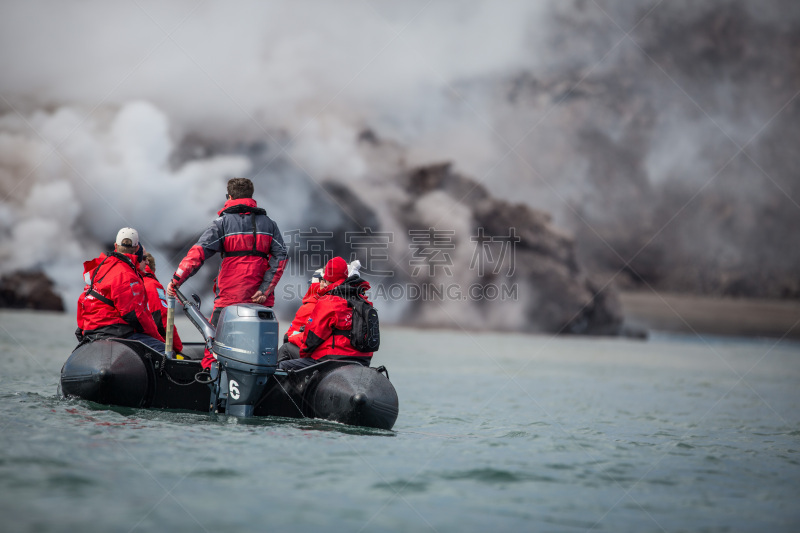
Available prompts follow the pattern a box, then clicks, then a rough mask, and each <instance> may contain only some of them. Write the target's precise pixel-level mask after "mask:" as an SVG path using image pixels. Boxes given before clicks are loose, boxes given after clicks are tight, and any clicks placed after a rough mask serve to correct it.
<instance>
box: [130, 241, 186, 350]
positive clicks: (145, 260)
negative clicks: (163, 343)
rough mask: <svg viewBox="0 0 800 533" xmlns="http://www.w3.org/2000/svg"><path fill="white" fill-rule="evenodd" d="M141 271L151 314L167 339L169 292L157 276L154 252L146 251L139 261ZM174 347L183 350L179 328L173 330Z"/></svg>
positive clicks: (159, 330) (160, 331)
mask: <svg viewBox="0 0 800 533" xmlns="http://www.w3.org/2000/svg"><path fill="white" fill-rule="evenodd" d="M139 271H140V272H141V273H142V277H143V278H144V288H145V290H146V292H147V305H148V306H149V307H150V314H152V315H153V322H155V323H156V327H157V328H158V332H159V333H160V334H161V336H162V337H164V338H165V339H166V338H167V308H168V305H167V293H166V291H165V290H164V286H163V285H162V284H161V282H160V281H158V278H156V258H155V257H153V254H151V253H148V252H146V251H145V253H144V256H143V257H142V262H141V263H139ZM172 349H173V350H174V351H175V353H176V354H179V353H181V352H182V351H183V342H181V337H180V335H178V328H175V327H173V330H172Z"/></svg>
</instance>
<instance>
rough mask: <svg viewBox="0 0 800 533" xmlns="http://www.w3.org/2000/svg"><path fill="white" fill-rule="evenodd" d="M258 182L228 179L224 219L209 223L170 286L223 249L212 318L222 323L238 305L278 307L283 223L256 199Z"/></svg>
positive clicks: (207, 359)
mask: <svg viewBox="0 0 800 533" xmlns="http://www.w3.org/2000/svg"><path fill="white" fill-rule="evenodd" d="M253 190H254V187H253V182H252V181H250V180H249V179H247V178H233V179H231V180H229V181H228V194H227V195H226V198H227V201H226V202H225V205H224V206H223V208H222V209H220V210H219V212H218V215H219V218H217V219H215V220H214V221H213V222H212V223H211V225H209V226H208V228H206V230H205V232H203V235H201V236H200V239H199V240H198V241H197V244H195V245H194V246H192V248H191V249H190V250H189V253H188V254H186V257H184V258H183V260H182V261H181V262H180V264H179V265H178V269H177V270H176V271H175V274H174V275H173V276H172V281H170V283H169V285H168V286H167V294H169V295H170V296H174V295H175V290H174V289H176V288H178V287H180V286H181V285H182V284H183V283H184V282H185V281H186V280H187V279H189V278H190V277H192V276H193V275H194V274H195V272H197V271H198V270H199V269H200V267H201V266H203V263H204V262H205V260H206V259H208V258H209V257H211V256H213V255H214V254H216V253H218V252H219V253H220V254H222V264H221V265H220V267H219V274H217V279H216V280H215V282H214V293H215V294H216V297H215V298H214V311H213V313H212V314H211V320H210V322H211V323H212V324H213V325H214V326H216V324H217V321H218V320H219V315H220V313H221V312H222V310H223V309H224V308H225V307H227V306H229V305H234V304H240V303H257V304H261V305H266V306H267V307H272V306H273V305H274V304H275V286H276V285H277V284H278V281H279V280H280V279H281V276H282V275H283V270H284V268H285V267H286V255H287V254H286V246H285V245H284V244H283V237H281V232H280V230H279V229H278V225H277V224H275V222H274V221H273V220H272V219H271V218H269V217H268V216H267V212H266V211H265V210H264V209H261V208H260V207H258V205H257V204H256V201H255V200H253ZM213 361H214V357H213V355H212V354H211V352H209V351H208V350H206V353H205V357H203V361H202V363H201V364H202V367H203V368H209V367H211V363H212V362H213Z"/></svg>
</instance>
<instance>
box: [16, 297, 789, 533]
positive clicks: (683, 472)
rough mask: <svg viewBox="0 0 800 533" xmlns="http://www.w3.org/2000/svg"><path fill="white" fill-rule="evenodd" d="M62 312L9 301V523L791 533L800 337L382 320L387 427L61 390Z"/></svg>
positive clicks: (67, 338)
mask: <svg viewBox="0 0 800 533" xmlns="http://www.w3.org/2000/svg"><path fill="white" fill-rule="evenodd" d="M74 327H75V324H74V317H72V316H71V315H62V314H51V313H31V312H11V311H0V353H2V355H0V361H2V364H3V372H2V374H1V375H0V531H3V532H6V531H13V532H17V531H20V532H28V531H30V532H33V531H37V532H50V531H64V532H67V531H70V532H73V531H82V532H87V531H104V532H106V531H112V532H117V531H119V532H134V531H142V532H144V531H170V532H178V531H193V532H198V531H200V532H202V531H207V532H217V531H236V532H243V531H287V532H289V531H291V532H295V531H299V532H305V531H308V532H311V531H355V532H358V531H437V532H445V531H453V532H455V531H458V532H461V531H493V532H498V531H565V532H566V531H570V532H571V531H613V532H621V531H636V532H641V531H653V532H677V531H693V532H695V531H709V532H711V531H714V532H722V531H786V532H789V531H798V530H800V510H798V505H797V503H798V501H799V500H800V498H799V497H800V387H798V384H800V344H797V343H791V342H786V341H783V342H779V341H776V340H742V339H720V338H699V337H690V336H684V337H679V336H661V337H659V336H656V337H653V338H651V340H649V341H646V342H642V341H633V340H627V339H608V338H603V339H595V338H564V337H560V338H553V337H550V336H530V335H511V334H477V333H471V332H454V331H427V330H425V331H423V330H413V329H385V331H384V332H383V340H382V345H381V350H380V352H378V354H376V356H375V358H374V360H373V365H375V366H377V365H386V366H387V367H388V369H389V375H390V378H391V380H392V382H393V383H394V386H395V388H396V389H397V392H398V395H399V397H400V416H399V418H398V420H397V424H396V425H395V428H394V430H393V431H380V430H368V429H361V428H353V427H348V426H343V425H340V424H335V423H330V422H325V421H319V420H289V419H279V418H263V419H257V420H252V421H241V420H237V419H234V418H228V417H226V416H213V415H206V414H201V413H184V412H163V411H150V410H135V409H123V408H109V407H106V406H100V405H97V404H91V403H89V402H85V401H78V400H61V399H59V398H58V397H57V396H56V387H57V384H58V379H59V371H60V368H61V365H62V364H63V362H64V361H65V360H66V358H67V356H68V355H69V352H70V351H71V350H72V348H73V347H74V345H75V340H74V336H73V334H72V331H73V330H74ZM184 331H185V329H184V330H182V335H184V334H185V333H184ZM187 337H189V335H187Z"/></svg>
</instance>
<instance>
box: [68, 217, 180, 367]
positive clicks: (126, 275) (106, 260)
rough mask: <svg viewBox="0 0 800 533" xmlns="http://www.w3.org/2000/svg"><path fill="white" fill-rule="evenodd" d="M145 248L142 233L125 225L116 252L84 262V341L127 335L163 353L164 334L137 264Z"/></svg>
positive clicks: (80, 330)
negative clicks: (149, 305) (141, 243)
mask: <svg viewBox="0 0 800 533" xmlns="http://www.w3.org/2000/svg"><path fill="white" fill-rule="evenodd" d="M141 252H142V248H141V246H139V233H138V232H137V231H136V230H135V229H133V228H122V229H121V230H119V233H117V240H116V243H115V244H114V251H113V252H110V253H108V254H101V255H100V257H97V258H95V259H92V260H91V261H86V262H85V263H84V264H83V268H84V270H83V278H84V280H85V281H86V288H85V289H84V291H83V293H81V295H80V298H78V330H77V331H76V332H75V335H76V336H77V337H78V340H79V341H81V342H84V341H93V340H97V339H104V338H112V337H118V338H126V339H133V340H138V341H141V342H143V343H144V344H146V345H148V346H150V347H151V348H153V349H154V350H156V351H158V352H162V353H163V352H164V337H162V336H161V334H160V333H159V332H158V328H157V326H156V324H155V322H153V315H151V314H150V310H149V309H148V306H147V294H146V292H145V286H144V281H143V280H142V275H141V274H140V272H139V269H138V266H139V261H140V259H141V255H139V254H141Z"/></svg>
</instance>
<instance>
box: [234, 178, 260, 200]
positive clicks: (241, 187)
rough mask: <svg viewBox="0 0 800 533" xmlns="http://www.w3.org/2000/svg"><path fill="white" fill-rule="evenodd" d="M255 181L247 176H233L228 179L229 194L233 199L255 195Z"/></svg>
mask: <svg viewBox="0 0 800 533" xmlns="http://www.w3.org/2000/svg"><path fill="white" fill-rule="evenodd" d="M253 190H254V187H253V182H252V181H250V180H249V179H247V178H232V179H229V180H228V194H229V195H230V196H231V199H232V200H238V199H240V198H252V197H253Z"/></svg>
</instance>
